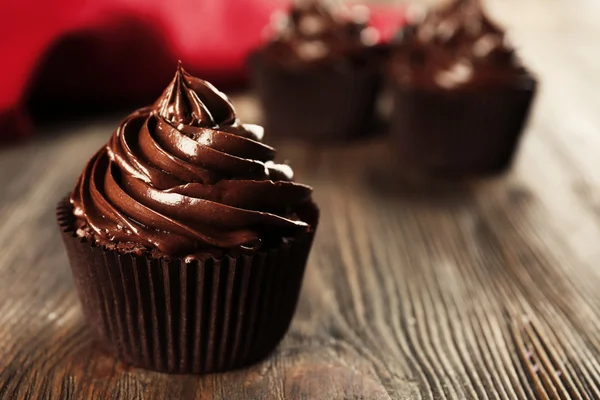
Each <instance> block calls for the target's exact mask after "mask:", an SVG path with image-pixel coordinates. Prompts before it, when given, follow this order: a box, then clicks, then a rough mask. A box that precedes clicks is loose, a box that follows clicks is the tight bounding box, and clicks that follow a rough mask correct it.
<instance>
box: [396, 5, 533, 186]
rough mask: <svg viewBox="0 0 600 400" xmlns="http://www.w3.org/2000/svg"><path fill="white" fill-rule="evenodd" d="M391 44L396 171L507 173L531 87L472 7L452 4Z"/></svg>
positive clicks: (500, 38) (478, 8)
mask: <svg viewBox="0 0 600 400" xmlns="http://www.w3.org/2000/svg"><path fill="white" fill-rule="evenodd" d="M399 36H400V37H399V39H398V43H397V44H396V45H395V47H394V48H393V50H392V56H391V58H390V63H389V65H388V67H389V71H388V72H389V75H390V85H391V87H392V92H393V102H394V103H393V104H394V106H393V110H392V114H391V119H390V131H391V135H392V137H393V140H394V141H395V145H396V146H395V149H396V151H397V158H398V159H399V161H400V163H401V164H402V165H403V166H404V167H406V168H409V169H413V170H417V171H420V172H425V173H428V174H433V175H448V176H464V175H479V174H491V173H495V172H501V171H503V170H505V169H507V168H508V167H509V166H510V165H511V162H512V160H513V156H514V154H515V152H516V149H517V147H518V143H519V139H520V137H521V134H522V132H523V129H524V126H525V124H526V121H527V118H528V115H529V110H530V107H531V104H532V101H533V98H534V94H535V91H536V86H537V82H536V79H535V78H534V77H533V76H532V74H531V73H530V72H529V71H528V70H527V69H526V68H525V67H524V66H523V64H522V63H521V61H520V59H519V57H518V56H517V55H516V53H515V50H514V49H513V48H512V47H511V46H510V45H508V44H507V41H506V38H505V33H504V31H503V30H502V29H501V28H500V27H498V25H496V24H495V23H494V22H492V21H491V20H490V19H489V18H488V17H487V16H486V15H485V13H484V11H483V9H482V5H481V3H480V1H479V0H455V1H453V2H451V3H450V4H449V5H447V6H446V7H444V8H440V9H437V10H433V11H431V12H430V13H428V14H427V15H426V16H425V17H424V19H423V20H422V21H421V22H419V23H417V24H413V25H409V26H407V27H406V28H404V29H403V30H402V31H401V33H400V35H399Z"/></svg>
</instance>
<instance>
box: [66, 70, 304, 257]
mask: <svg viewBox="0 0 600 400" xmlns="http://www.w3.org/2000/svg"><path fill="white" fill-rule="evenodd" d="M261 137H262V128H260V127H258V126H256V125H245V124H241V123H240V122H239V121H238V119H237V117H236V115H235V111H234V109H233V106H232V105H231V103H230V102H229V100H228V99H227V97H226V96H225V95H224V94H223V93H221V92H219V91H218V90H217V89H216V88H214V86H212V85H211V84H210V83H208V82H206V81H203V80H201V79H198V78H195V77H192V76H191V75H189V74H188V73H187V72H185V71H184V70H183V68H182V67H181V65H179V67H178V68H177V72H176V74H175V77H174V79H173V81H172V82H171V84H170V85H169V87H168V88H167V89H166V90H165V92H164V93H163V94H162V96H161V97H160V98H159V99H158V100H157V101H156V102H155V104H154V105H153V106H152V107H146V108H143V109H140V110H137V111H135V112H134V113H132V114H131V115H130V116H129V117H127V118H126V119H125V120H124V121H123V122H122V123H121V125H120V126H119V127H118V128H117V130H116V131H115V133H114V134H113V135H112V137H111V138H110V140H109V141H108V143H107V145H106V146H105V147H104V148H102V149H100V151H98V152H97V153H96V154H95V155H94V156H93V157H92V159H91V160H90V161H89V162H88V164H87V166H86V167H85V169H84V171H83V173H82V174H81V176H80V178H79V180H78V182H77V185H76V187H75V189H74V190H73V192H72V195H71V203H72V204H73V207H74V214H75V216H76V219H77V222H76V225H77V226H76V228H77V231H78V234H79V235H80V236H83V237H86V238H88V239H89V240H92V241H94V242H96V243H98V244H99V245H103V246H117V248H121V249H125V250H126V249H129V250H131V249H135V250H136V251H140V249H143V250H148V251H158V252H159V253H160V254H161V255H164V254H166V255H169V256H190V255H191V256H193V255H195V254H199V253H202V252H203V251H205V250H207V249H210V250H211V251H214V250H215V249H219V248H250V249H255V248H258V247H260V246H262V245H263V244H264V243H265V242H272V241H274V240H275V241H276V240H281V238H283V237H292V236H294V235H297V234H299V233H302V232H305V231H307V230H308V229H311V227H310V226H309V225H308V224H307V223H306V222H304V221H302V220H300V218H299V217H298V216H297V215H296V210H297V209H298V208H299V207H301V206H303V205H304V204H306V203H307V202H309V201H311V200H310V197H311V192H312V189H311V188H310V187H308V186H305V185H301V184H297V183H294V182H292V181H291V179H292V176H293V173H292V171H291V168H289V167H288V166H286V165H280V164H276V163H275V162H274V161H273V159H274V157H275V150H274V149H273V148H272V147H270V146H267V145H265V144H263V143H261V142H260V139H261ZM119 246H120V247H119Z"/></svg>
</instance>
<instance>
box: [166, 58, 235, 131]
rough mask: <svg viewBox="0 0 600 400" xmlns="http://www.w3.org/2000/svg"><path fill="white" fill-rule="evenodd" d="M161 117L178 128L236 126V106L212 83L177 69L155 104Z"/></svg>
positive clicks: (178, 66) (179, 66) (180, 68)
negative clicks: (187, 126)
mask: <svg viewBox="0 0 600 400" xmlns="http://www.w3.org/2000/svg"><path fill="white" fill-rule="evenodd" d="M156 108H157V109H158V114H159V115H160V116H161V117H162V118H163V119H164V120H166V121H168V122H170V123H172V124H173V125H175V126H178V125H180V124H184V125H189V126H204V127H213V126H216V125H231V124H233V123H234V122H235V119H236V118H235V111H234V110H233V105H232V104H231V102H230V101H229V100H228V99H227V96H225V95H224V94H223V93H221V92H220V91H219V90H217V88H215V87H214V86H213V85H211V84H210V83H209V82H206V81H203V80H201V79H198V78H195V77H193V76H191V75H189V74H188V73H187V72H186V71H185V70H184V69H183V67H182V66H181V62H179V64H178V65H177V72H176V73H175V77H174V78H173V80H172V81H171V83H170V84H169V86H167V89H166V90H165V91H164V92H163V94H162V96H161V97H160V98H159V99H158V100H157V102H156Z"/></svg>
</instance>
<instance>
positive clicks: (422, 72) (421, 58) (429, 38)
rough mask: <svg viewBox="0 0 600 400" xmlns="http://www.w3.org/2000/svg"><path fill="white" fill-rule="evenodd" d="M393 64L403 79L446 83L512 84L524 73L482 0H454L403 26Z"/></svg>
mask: <svg viewBox="0 0 600 400" xmlns="http://www.w3.org/2000/svg"><path fill="white" fill-rule="evenodd" d="M392 68H393V73H394V76H395V77H396V78H397V79H398V81H399V82H400V83H403V84H409V85H414V86H420V87H442V88H445V89H453V88H459V87H460V88H469V87H479V86H482V85H483V86H494V85H506V84H514V83H516V82H518V81H519V80H520V79H521V78H522V76H523V75H524V74H525V70H524V68H523V67H522V65H521V63H520V61H519V59H518V58H517V57H516V55H515V51H514V49H512V48H511V47H510V46H509V45H508V44H507V43H506V38H505V33H504V31H503V30H502V29H500V28H499V27H498V26H497V25H496V24H495V23H494V22H492V21H491V20H490V19H489V18H488V17H487V16H486V15H485V13H484V11H483V9H482V5H481V3H480V1H479V0H454V1H453V2H452V3H450V4H449V5H448V6H446V7H445V8H441V9H437V10H433V11H431V12H430V13H428V14H427V15H426V17H425V18H424V20H423V21H422V22H421V23H419V24H415V25H409V26H408V27H406V28H404V29H403V30H402V31H401V35H400V38H399V45H398V46H397V48H396V51H395V52H394V55H393V58H392Z"/></svg>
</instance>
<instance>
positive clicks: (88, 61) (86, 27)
mask: <svg viewBox="0 0 600 400" xmlns="http://www.w3.org/2000/svg"><path fill="white" fill-rule="evenodd" d="M288 3H289V0H177V1H171V0H169V1H167V0H56V1H38V0H15V1H2V2H0V60H1V62H0V141H6V140H8V139H15V138H19V137H24V136H27V135H28V134H30V133H31V131H32V127H31V124H30V123H29V119H28V115H27V110H26V107H25V104H26V101H27V99H28V97H29V96H30V95H31V93H33V92H35V96H36V99H42V100H43V101H44V102H46V101H47V102H55V103H60V102H77V103H78V104H103V103H105V104H106V103H108V104H111V103H112V104H115V103H126V102H141V101H146V102H151V101H152V100H153V98H154V97H156V96H157V95H158V94H159V93H160V91H161V90H162V89H163V88H164V87H165V85H166V84H167V83H168V82H169V80H170V78H171V76H172V75H173V71H174V68H175V65H176V61H177V60H178V59H180V60H182V62H183V65H184V66H185V68H186V69H187V70H188V71H190V72H191V73H193V74H195V75H197V76H199V77H202V78H204V79H208V80H210V81H212V82H213V83H215V84H216V85H230V84H237V83H241V82H242V81H243V80H244V62H245V58H246V56H247V54H248V52H249V51H250V50H251V49H252V48H254V47H256V46H257V45H259V44H260V42H261V39H262V32H263V29H264V27H265V26H266V24H267V23H268V21H269V17H270V15H271V14H272V12H273V11H275V10H277V9H286V7H287V6H288ZM403 21H404V19H403V13H402V9H400V8H397V7H396V8H394V7H379V8H372V22H373V25H374V26H375V27H376V28H377V29H379V31H380V33H381V37H382V40H386V39H388V38H390V37H391V35H392V34H393V33H394V32H395V31H396V30H397V29H398V27H399V26H400V25H401V24H402V23H403Z"/></svg>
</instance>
